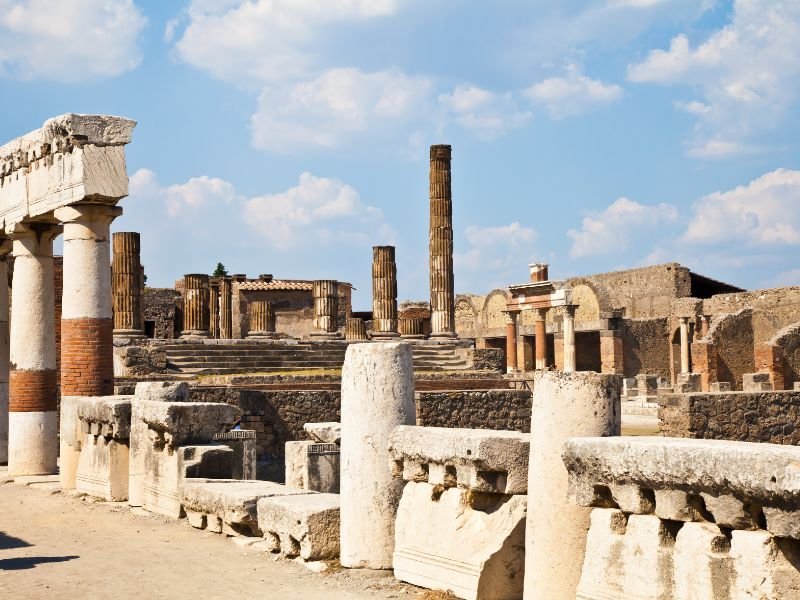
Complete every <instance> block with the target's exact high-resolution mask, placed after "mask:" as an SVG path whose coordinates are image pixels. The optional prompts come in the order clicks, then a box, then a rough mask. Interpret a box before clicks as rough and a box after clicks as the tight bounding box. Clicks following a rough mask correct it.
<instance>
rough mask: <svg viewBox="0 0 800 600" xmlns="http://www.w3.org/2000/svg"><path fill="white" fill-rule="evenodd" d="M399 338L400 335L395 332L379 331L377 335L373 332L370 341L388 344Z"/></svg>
mask: <svg viewBox="0 0 800 600" xmlns="http://www.w3.org/2000/svg"><path fill="white" fill-rule="evenodd" d="M399 338H400V334H399V333H397V332H396V331H379V332H377V333H375V332H373V334H372V339H373V340H374V341H376V342H382V341H385V342H389V341H394V340H397V339H399Z"/></svg>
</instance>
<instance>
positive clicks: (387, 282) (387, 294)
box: [372, 246, 399, 338]
mask: <svg viewBox="0 0 800 600" xmlns="http://www.w3.org/2000/svg"><path fill="white" fill-rule="evenodd" d="M372 335H373V337H377V338H388V337H398V335H399V334H398V333H397V265H396V264H395V260H394V246H375V247H373V248H372Z"/></svg>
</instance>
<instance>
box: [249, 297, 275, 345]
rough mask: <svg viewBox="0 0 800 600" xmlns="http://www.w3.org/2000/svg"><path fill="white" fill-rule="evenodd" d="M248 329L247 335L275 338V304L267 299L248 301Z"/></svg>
mask: <svg viewBox="0 0 800 600" xmlns="http://www.w3.org/2000/svg"><path fill="white" fill-rule="evenodd" d="M248 313H249V315H250V330H249V331H248V332H247V337H255V338H275V337H276V335H275V305H274V304H273V303H272V302H269V301H268V300H251V301H250V302H248Z"/></svg>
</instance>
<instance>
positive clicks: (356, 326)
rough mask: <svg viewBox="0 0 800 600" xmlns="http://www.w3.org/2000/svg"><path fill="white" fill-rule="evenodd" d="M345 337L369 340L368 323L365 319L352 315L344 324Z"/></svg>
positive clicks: (352, 339) (355, 339)
mask: <svg viewBox="0 0 800 600" xmlns="http://www.w3.org/2000/svg"><path fill="white" fill-rule="evenodd" d="M344 338H345V339H346V340H347V341H348V342H350V341H360V340H365V341H366V340H367V339H368V338H367V324H366V323H364V319H359V318H358V317H350V318H349V319H347V321H346V322H345V324H344Z"/></svg>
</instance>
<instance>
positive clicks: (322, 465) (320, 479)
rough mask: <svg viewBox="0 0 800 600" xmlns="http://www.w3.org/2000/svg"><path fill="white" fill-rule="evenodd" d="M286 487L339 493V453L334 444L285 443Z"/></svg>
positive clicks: (337, 447)
mask: <svg viewBox="0 0 800 600" xmlns="http://www.w3.org/2000/svg"><path fill="white" fill-rule="evenodd" d="M285 456H286V485H287V486H288V487H292V488H296V489H300V490H308V491H312V492H323V493H329V494H338V493H339V485H340V484H339V481H340V477H339V471H340V462H341V460H340V457H341V451H340V449H339V445H338V444H327V443H326V444H323V443H318V442H314V441H310V440H301V441H299V442H286V450H285Z"/></svg>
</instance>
